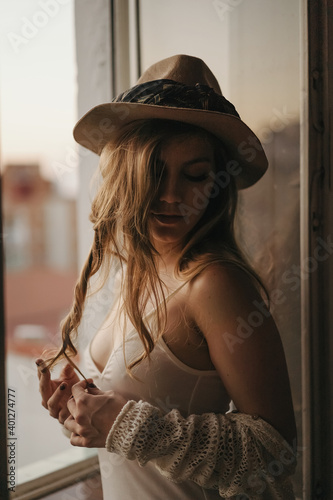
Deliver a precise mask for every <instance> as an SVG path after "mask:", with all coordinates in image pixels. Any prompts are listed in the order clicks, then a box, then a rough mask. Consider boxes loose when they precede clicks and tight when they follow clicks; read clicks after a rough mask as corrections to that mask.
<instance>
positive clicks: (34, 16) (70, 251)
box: [0, 0, 95, 492]
mask: <svg viewBox="0 0 333 500" xmlns="http://www.w3.org/2000/svg"><path fill="white" fill-rule="evenodd" d="M1 8H2V15H1V28H2V30H1V32H2V37H1V40H2V45H1V60H2V71H1V77H0V78H1V80H0V89H1V96H0V97H1V105H0V110H1V111H0V113H1V168H2V208H3V212H2V216H3V233H4V239H3V243H4V253H5V317H6V345H7V359H6V361H7V363H6V365H7V386H8V391H10V394H11V396H12V403H11V404H12V405H14V406H13V408H12V412H11V416H12V418H11V422H12V423H13V425H14V427H13V428H15V435H14V436H13V437H16V438H17V439H16V440H15V442H14V444H15V446H14V445H13V446H12V448H13V449H12V450H11V457H12V462H11V463H12V464H13V467H14V470H15V474H13V479H14V483H15V485H16V487H17V488H18V489H20V485H21V492H22V485H23V484H24V483H25V484H26V485H25V486H24V487H23V489H24V488H25V491H29V482H30V481H32V480H33V479H35V478H37V477H39V476H43V475H44V476H45V477H50V475H52V474H53V475H54V474H55V472H56V471H57V469H59V467H62V466H68V465H69V464H71V463H72V462H73V461H74V462H76V461H77V460H83V459H85V458H88V459H89V460H93V461H94V462H95V458H94V457H93V455H94V452H92V451H91V450H78V449H74V448H73V447H71V445H70V443H69V441H68V438H67V437H66V436H65V435H64V434H63V433H62V432H61V428H60V426H59V424H58V422H57V421H53V420H52V419H51V418H50V417H49V415H48V413H47V412H46V411H45V412H44V411H42V408H41V402H40V396H39V392H38V381H37V378H36V366H35V363H34V360H35V359H36V358H37V357H38V356H40V355H41V353H42V352H43V350H44V349H45V348H46V347H47V348H57V347H58V346H59V324H60V321H61V319H62V318H63V317H64V316H65V314H66V313H67V311H68V309H69V307H70V305H71V302H72V296H73V288H74V284H75V281H76V279H77V275H78V257H77V246H78V242H77V220H76V219H77V216H76V211H77V185H78V177H77V164H78V154H77V147H76V143H75V142H74V139H72V134H71V130H72V127H73V123H74V122H75V121H76V116H77V111H76V105H77V89H76V54H75V33H74V2H73V1H72V0H66V1H65V0H55V1H53V2H42V1H41V2H37V1H33V0H28V1H27V0H24V1H22V0H21V1H19V2H10V1H8V0H7V1H4V2H2V5H1ZM11 435H12V434H11ZM14 448H15V449H14ZM64 452H65V453H64ZM80 467H81V469H82V468H83V466H82V465H81V466H80ZM57 480H58V481H60V479H59V478H58V479H57Z"/></svg>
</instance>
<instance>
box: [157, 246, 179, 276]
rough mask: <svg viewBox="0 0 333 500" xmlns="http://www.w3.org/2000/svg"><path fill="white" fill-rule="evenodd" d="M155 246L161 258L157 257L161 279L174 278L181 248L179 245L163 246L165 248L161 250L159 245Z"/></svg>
mask: <svg viewBox="0 0 333 500" xmlns="http://www.w3.org/2000/svg"><path fill="white" fill-rule="evenodd" d="M154 246H155V248H156V250H157V251H158V252H159V256H158V257H156V266H157V269H158V273H159V275H160V276H161V277H162V276H168V277H172V276H173V275H174V270H175V267H176V263H177V261H178V258H179V254H180V251H181V247H180V246H179V245H178V246H170V247H167V246H166V245H163V247H162V248H161V247H160V246H159V245H155V244H154Z"/></svg>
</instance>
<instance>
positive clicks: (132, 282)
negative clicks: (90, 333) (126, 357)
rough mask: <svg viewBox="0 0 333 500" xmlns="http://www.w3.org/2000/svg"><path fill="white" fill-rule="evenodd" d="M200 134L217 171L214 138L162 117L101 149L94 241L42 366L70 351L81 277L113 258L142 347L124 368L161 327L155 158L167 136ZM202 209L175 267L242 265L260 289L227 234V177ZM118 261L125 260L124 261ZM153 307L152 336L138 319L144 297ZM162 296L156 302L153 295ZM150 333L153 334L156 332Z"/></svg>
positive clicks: (232, 205) (232, 200)
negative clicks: (152, 224)
mask: <svg viewBox="0 0 333 500" xmlns="http://www.w3.org/2000/svg"><path fill="white" fill-rule="evenodd" d="M193 134H196V135H201V136H202V135H204V136H205V137H206V138H207V139H208V140H209V142H210V143H211V144H212V145H213V148H214V153H215V165H216V171H217V172H222V171H224V170H225V167H226V163H227V160H228V156H227V154H226V151H225V148H224V147H223V144H222V143H221V141H219V140H218V139H217V138H216V137H215V136H213V135H211V134H209V133H208V132H206V131H204V130H203V129H201V128H198V127H195V126H192V125H188V124H184V123H181V122H170V121H167V120H142V121H141V120H140V121H135V122H133V123H131V124H129V125H127V126H124V127H123V128H122V129H121V130H120V131H119V132H118V133H117V134H116V135H115V136H114V137H113V138H112V140H111V141H110V142H108V143H107V144H106V145H105V147H104V148H103V151H102V154H101V158H100V163H99V170H100V173H101V183H100V186H99V189H98V191H97V194H96V196H95V198H94V200H93V203H92V209H91V215H90V220H91V222H92V223H93V228H94V232H95V234H94V241H93V244H92V247H91V250H90V252H89V255H88V257H87V260H86V262H85V264H84V266H83V268H82V271H81V274H80V277H79V279H78V282H77V284H76V286H75V291H74V301H73V305H72V308H71V310H70V312H69V314H68V315H67V317H66V318H65V319H64V321H63V322H62V325H61V330H62V347H61V349H60V350H59V351H58V352H57V353H56V354H54V355H53V356H52V357H50V358H49V359H47V360H46V364H47V366H48V367H51V366H52V365H53V364H54V363H56V362H57V361H58V360H60V359H61V358H63V357H66V358H67V359H68V360H69V362H70V363H71V364H73V365H74V366H75V367H76V365H75V364H74V363H73V361H72V360H70V359H69V358H70V357H72V356H75V355H76V354H77V349H76V347H75V345H74V344H75V339H76V336H77V330H78V326H79V324H80V321H81V318H82V314H83V309H84V303H85V299H86V296H87V290H88V285H89V280H90V278H91V277H92V276H94V275H95V274H96V273H98V272H101V271H103V269H104V271H105V269H106V270H107V269H110V265H111V264H112V262H111V261H112V259H115V260H116V261H117V262H118V263H120V264H121V266H122V269H123V279H122V290H121V293H122V298H123V305H122V311H123V313H125V316H126V317H128V319H129V320H130V321H131V323H132V324H133V326H134V327H135V329H136V330H137V332H138V335H139V337H140V339H141V341H142V344H143V353H142V354H141V355H140V356H138V358H137V359H136V360H135V361H134V362H132V363H131V364H130V365H129V366H128V367H127V368H128V370H129V371H130V370H131V369H132V368H133V367H134V366H135V365H136V364H138V363H139V362H140V361H142V360H143V359H145V358H147V357H149V354H150V353H151V352H152V350H153V349H154V345H155V340H154V339H156V338H157V337H158V335H161V334H162V333H163V330H164V328H165V325H166V300H165V295H164V289H165V287H164V284H163V281H162V280H161V279H160V277H159V274H158V271H157V268H156V264H155V263H156V256H158V252H157V251H156V249H155V248H154V246H153V244H152V242H151V241H150V238H149V231H148V225H149V214H150V209H151V205H152V202H153V200H154V198H155V196H156V193H157V191H158V187H159V182H160V179H161V172H160V167H159V164H158V159H159V154H160V150H161V146H162V144H163V143H164V141H167V140H169V139H170V138H172V137H175V136H184V137H186V136H189V135H191V136H193ZM215 187H216V189H215V190H214V196H213V195H212V196H211V197H210V199H209V201H208V205H207V208H206V210H205V213H204V215H203V216H202V217H201V219H200V220H199V222H198V223H197V224H196V226H195V227H194V228H193V229H192V230H191V231H190V232H189V234H187V236H186V240H185V242H184V246H183V248H182V251H181V253H180V255H179V258H178V262H177V265H176V269H175V273H176V276H177V277H178V278H180V279H184V280H190V279H193V278H194V277H195V276H196V275H198V274H199V273H200V272H201V271H202V270H203V269H204V268H206V267H207V266H209V265H210V264H212V263H217V262H219V263H225V264H232V265H234V266H237V267H239V268H242V269H243V270H244V271H245V272H246V273H247V274H248V275H249V276H250V278H251V279H252V281H253V283H254V284H255V285H256V287H257V288H258V289H260V290H261V291H264V293H265V294H266V296H267V292H266V290H265V288H264V285H263V284H262V282H261V280H260V278H259V277H258V275H257V274H256V272H255V271H254V270H253V268H252V267H251V266H250V265H249V263H248V262H247V260H246V259H245V257H244V256H243V254H242V252H241V251H240V249H239V247H238V245H237V243H236V240H235V232H234V222H235V214H236V206H237V189H236V185H235V179H234V178H233V176H232V175H230V181H229V182H228V183H226V186H225V187H223V188H221V187H220V186H218V185H217V184H216V185H215ZM124 264H125V265H124ZM149 299H150V300H152V302H153V305H155V306H156V321H155V324H154V328H155V329H157V332H156V331H154V335H153V334H152V332H151V330H150V326H149V324H148V323H147V322H145V321H144V314H145V309H146V305H147V302H148V300H149ZM161 299H162V300H161ZM156 333H157V335H156Z"/></svg>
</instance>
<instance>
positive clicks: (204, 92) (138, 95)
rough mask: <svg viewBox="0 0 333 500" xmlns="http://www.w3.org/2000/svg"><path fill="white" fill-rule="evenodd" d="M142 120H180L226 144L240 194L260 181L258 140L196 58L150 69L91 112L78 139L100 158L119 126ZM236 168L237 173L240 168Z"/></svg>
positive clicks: (262, 167)
mask: <svg viewBox="0 0 333 500" xmlns="http://www.w3.org/2000/svg"><path fill="white" fill-rule="evenodd" d="M142 119H163V120H175V121H180V122H184V123H189V124H192V125H196V126H198V127H201V128H203V129H205V130H207V131H208V132H210V133H212V134H214V135H215V136H216V137H218V138H219V139H221V141H222V142H223V143H224V146H225V148H226V151H227V155H228V158H229V161H230V162H231V163H230V168H231V169H234V171H236V170H237V171H238V172H240V173H238V174H237V176H236V184H237V187H238V188H239V189H243V188H246V187H248V186H251V185H252V184H254V183H255V182H257V181H258V180H259V179H260V178H261V177H262V175H263V174H264V173H265V171H266V169H267V166H268V162H267V158H266V155H265V153H264V150H263V148H262V145H261V144H260V141H259V139H258V138H257V137H256V135H255V134H254V133H253V132H252V130H251V129H250V128H249V127H248V126H247V125H246V124H245V123H244V122H243V121H242V120H241V119H240V117H239V114H238V113H237V111H236V109H235V107H234V106H233V104H231V102H229V101H228V100H227V99H226V98H225V97H224V96H223V95H222V92H221V89H220V87H219V84H218V82H217V80H216V78H215V76H214V75H213V73H212V72H211V70H210V69H209V68H208V66H207V65H206V64H205V63H204V62H203V61H202V60H201V59H198V58H196V57H192V56H187V55H176V56H172V57H168V58H167V59H163V60H162V61H159V62H157V63H155V64H153V65H152V66H150V68H148V69H147V70H146V71H145V72H144V73H143V75H142V76H141V78H140V79H139V80H138V82H137V84H136V85H135V86H134V87H132V88H130V89H129V90H127V91H125V92H123V93H122V94H120V95H119V96H117V97H115V98H114V99H113V100H112V101H111V102H110V103H106V104H100V105H98V106H96V107H94V108H92V109H91V110H90V111H88V113H86V114H85V115H84V116H83V117H82V118H81V119H80V120H79V121H78V122H77V124H76V125H75V127H74V131H73V134H74V138H75V140H76V141H77V142H78V143H79V144H81V145H82V146H84V147H86V148H88V149H90V150H91V151H93V152H95V153H97V154H100V153H101V151H102V149H103V147H104V146H105V144H106V143H107V142H108V141H109V140H110V139H111V137H112V135H113V134H114V132H115V131H117V130H118V129H119V128H120V127H122V126H124V125H126V124H128V123H129V122H133V121H135V120H142ZM236 166H237V168H236Z"/></svg>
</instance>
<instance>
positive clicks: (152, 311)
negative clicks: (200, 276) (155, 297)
mask: <svg viewBox="0 0 333 500" xmlns="http://www.w3.org/2000/svg"><path fill="white" fill-rule="evenodd" d="M190 281H191V280H190V279H189V280H187V281H184V283H182V284H181V285H179V287H177V288H176V289H175V290H174V291H173V292H171V293H170V294H169V295H168V296H167V297H166V298H165V302H168V301H169V300H170V299H171V298H172V297H173V296H174V295H175V294H176V293H177V292H179V290H181V289H182V288H183V287H184V286H185V285H187V283H189V282H190ZM162 302H163V300H161V301H160V302H159V304H158V305H157V307H154V308H153V309H152V310H151V311H149V313H147V314H145V316H144V317H143V319H147V318H149V316H150V315H151V314H153V313H154V312H156V311H157V309H158V308H159V307H160V305H161V304H162Z"/></svg>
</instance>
